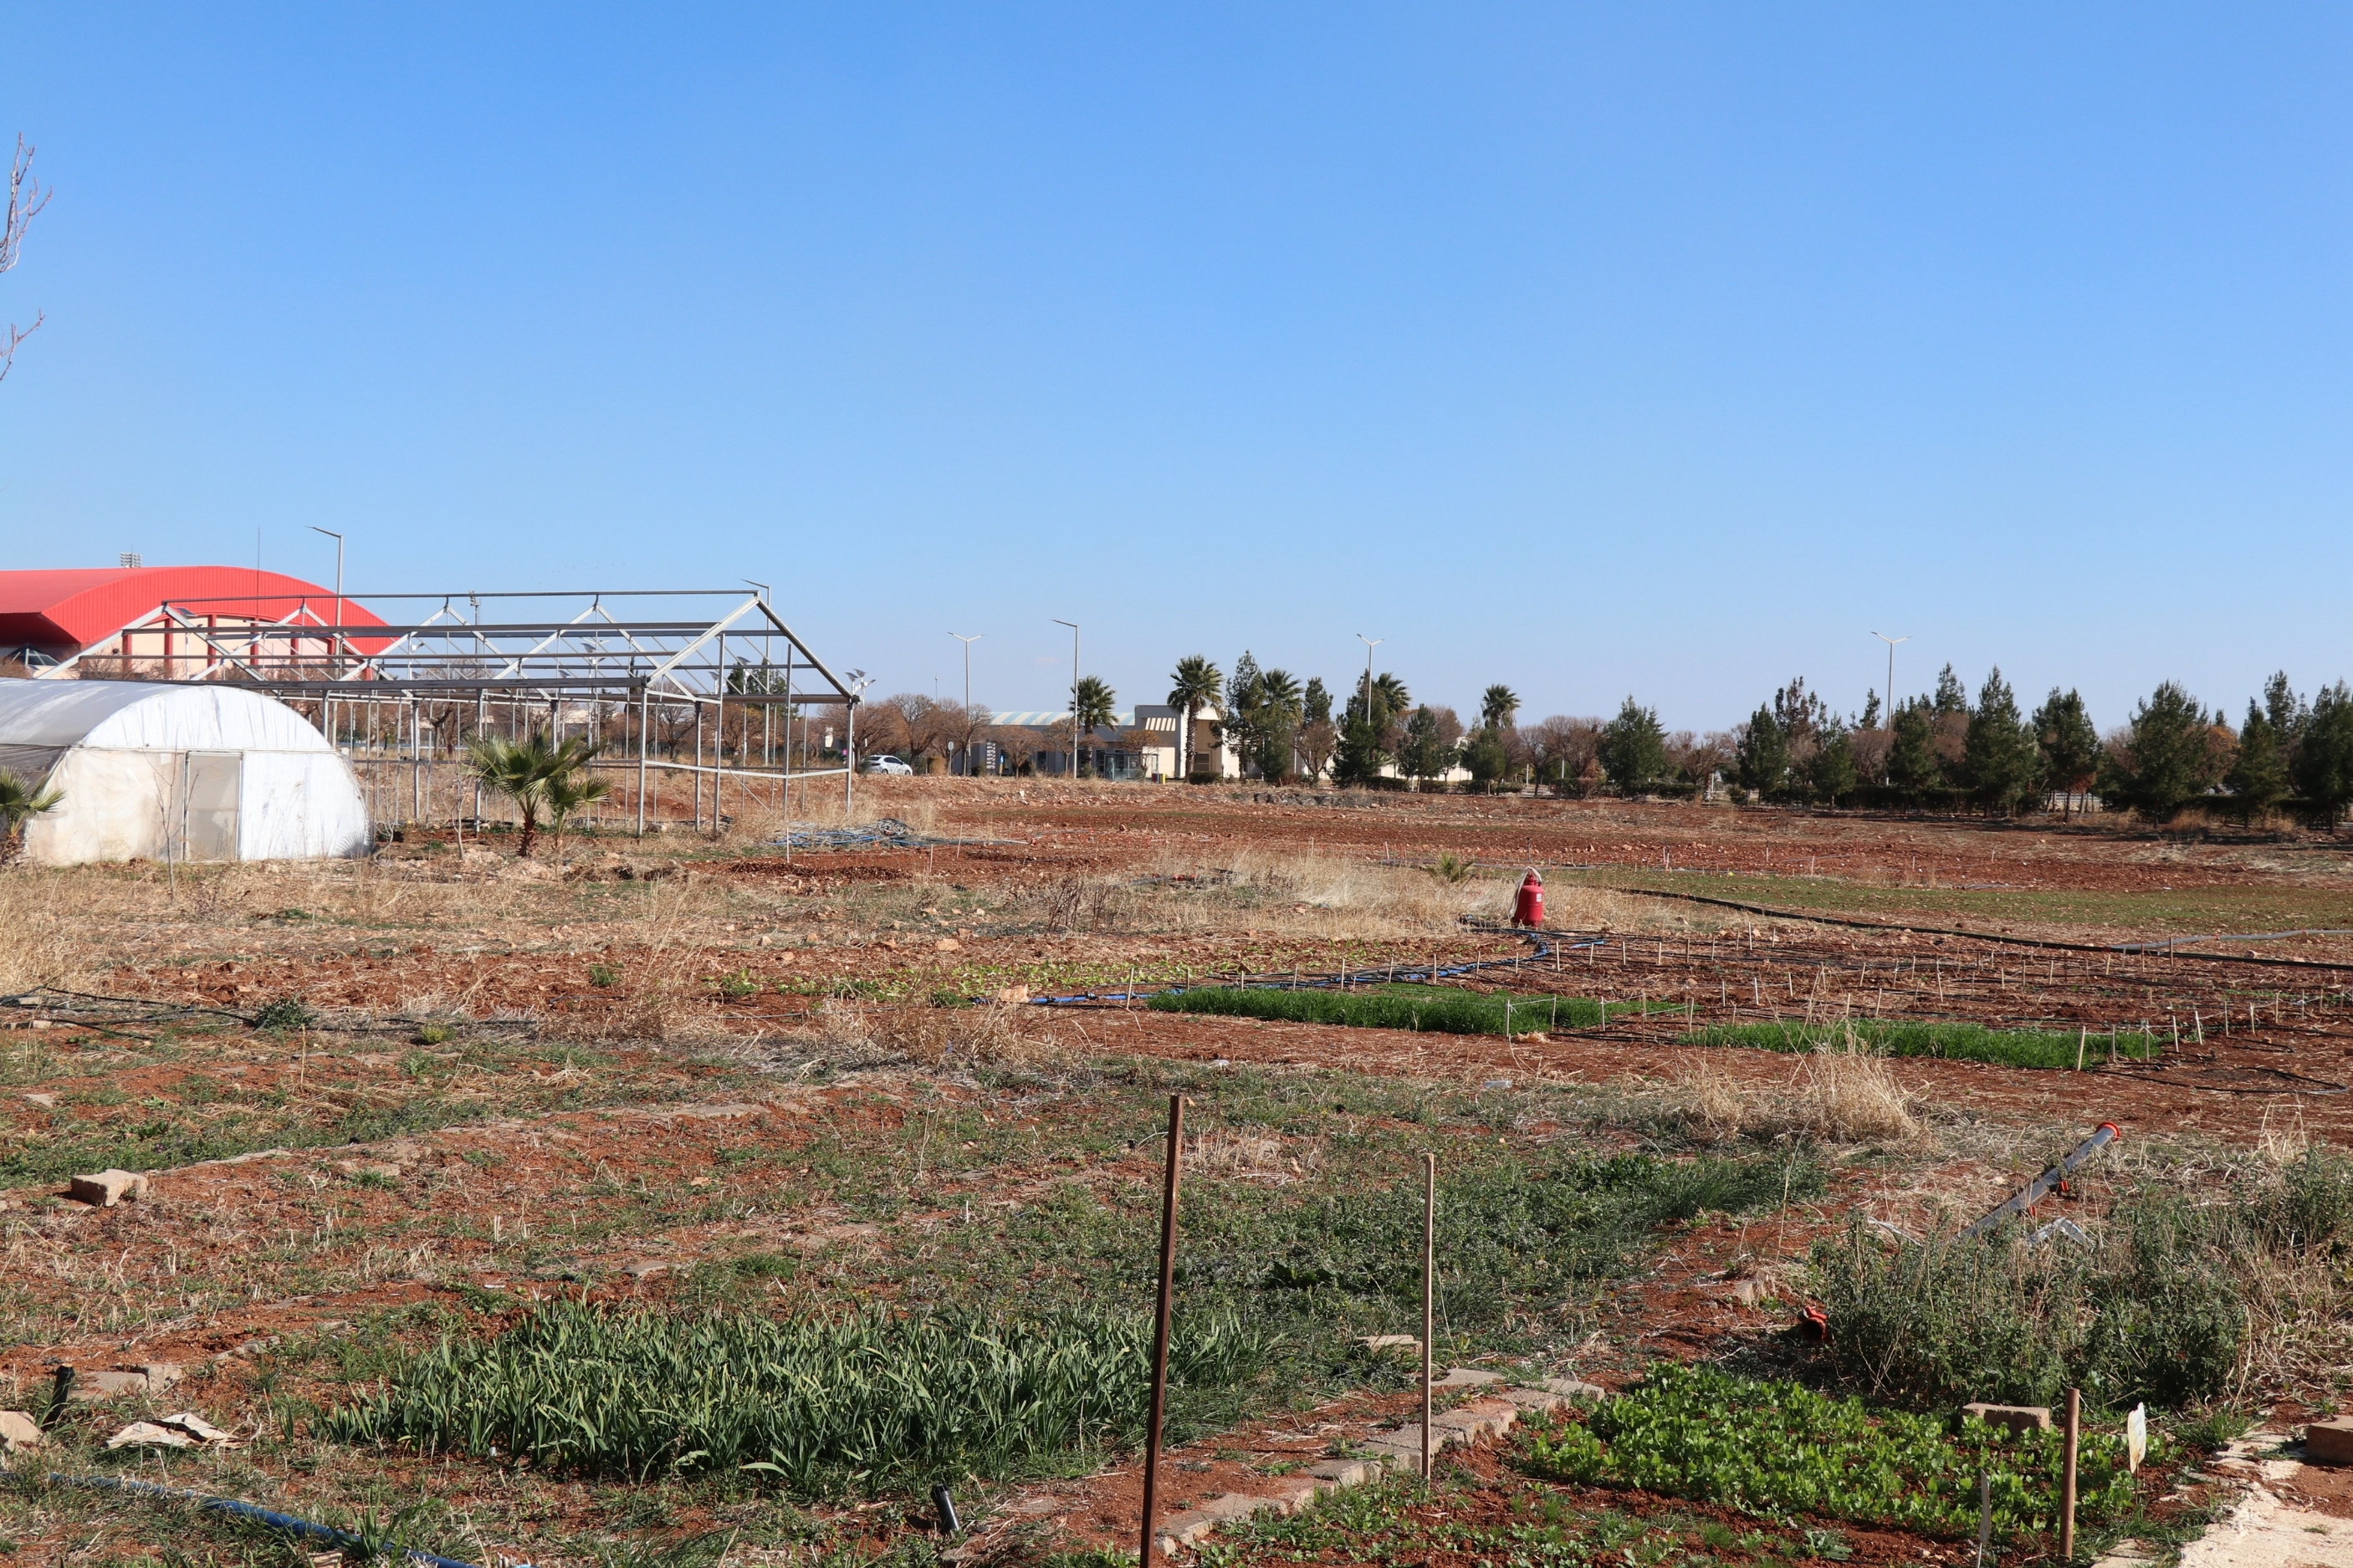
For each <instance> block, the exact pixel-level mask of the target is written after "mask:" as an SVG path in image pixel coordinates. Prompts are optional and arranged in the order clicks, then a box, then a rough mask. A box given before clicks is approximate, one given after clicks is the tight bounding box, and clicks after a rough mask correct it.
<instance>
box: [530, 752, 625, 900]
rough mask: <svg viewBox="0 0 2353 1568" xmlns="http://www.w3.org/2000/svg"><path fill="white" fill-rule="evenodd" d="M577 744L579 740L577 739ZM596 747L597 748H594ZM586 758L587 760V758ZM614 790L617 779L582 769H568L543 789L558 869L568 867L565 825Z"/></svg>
mask: <svg viewBox="0 0 2353 1568" xmlns="http://www.w3.org/2000/svg"><path fill="white" fill-rule="evenodd" d="M573 743H575V744H576V743H577V742H573ZM592 750H593V748H592ZM583 761H586V759H585V758H584V759H583ZM612 793H613V781H612V780H611V779H600V778H598V777H597V776H596V774H594V773H585V772H582V771H581V770H580V769H578V768H572V769H567V770H566V771H565V772H563V773H557V774H555V775H554V776H553V777H551V778H550V779H549V780H548V781H547V784H546V785H545V787H544V788H543V790H542V792H541V799H542V804H543V805H545V806H546V807H547V827H548V831H549V832H550V833H552V834H554V836H555V868H556V869H557V870H559V871H561V870H562V869H564V825H565V823H566V822H569V821H570V820H571V819H572V814H573V813H574V812H575V811H578V810H579V809H580V808H581V807H582V806H584V805H594V804H595V803H596V802H597V801H600V800H602V799H604V798H605V797H606V796H607V795H610V794H612Z"/></svg>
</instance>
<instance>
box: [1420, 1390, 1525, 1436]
mask: <svg viewBox="0 0 2353 1568" xmlns="http://www.w3.org/2000/svg"><path fill="white" fill-rule="evenodd" d="M1519 1418H1520V1411H1519V1406H1517V1405H1514V1404H1512V1403H1511V1402H1510V1401H1509V1400H1505V1399H1479V1400H1473V1401H1472V1403H1470V1404H1468V1405H1461V1406H1458V1407H1457V1408H1455V1409H1452V1410H1450V1411H1448V1412H1447V1413H1446V1414H1445V1415H1440V1416H1438V1417H1437V1418H1435V1419H1434V1420H1432V1421H1431V1422H1430V1426H1432V1427H1433V1428H1434V1429H1436V1430H1438V1431H1440V1432H1456V1433H1460V1434H1461V1436H1460V1438H1459V1439H1458V1441H1461V1442H1464V1443H1470V1442H1475V1441H1476V1440H1478V1439H1479V1438H1481V1437H1497V1436H1502V1435H1503V1434H1504V1433H1505V1432H1507V1431H1509V1430H1510V1429H1511V1426H1512V1424H1513V1423H1514V1422H1515V1421H1517V1420H1518V1419H1519Z"/></svg>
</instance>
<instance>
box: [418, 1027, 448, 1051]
mask: <svg viewBox="0 0 2353 1568" xmlns="http://www.w3.org/2000/svg"><path fill="white" fill-rule="evenodd" d="M449 1036H450V1029H449V1026H448V1025H447V1024H419V1025H418V1026H417V1044H418V1045H420V1046H446V1045H448V1043H449Z"/></svg>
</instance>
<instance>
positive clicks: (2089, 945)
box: [1605, 887, 2353, 969]
mask: <svg viewBox="0 0 2353 1568" xmlns="http://www.w3.org/2000/svg"><path fill="white" fill-rule="evenodd" d="M1605 890H1606V891H1609V892H1612V893H1631V894H1635V895H1638V896H1640V897H1642V898H1649V899H1680V900H1683V902H1685V903H1689V904H1712V905H1714V906H1715V908H1717V909H1723V910H1741V911H1743V912H1744V913H1746V914H1752V915H1766V916H1769V917H1771V918H1772V919H1774V920H1782V921H1807V922H1809V923H1810V924H1813V925H1825V926H1843V927H1846V928H1848V929H1849V930H1852V931H1909V932H1911V933H1912V934H1913V935H1915V936H1957V937H1959V938H1961V939H1963V940H1964V941H1967V942H1991V943H1993V944H1995V945H1997V946H2000V945H2002V944H2008V945H2009V946H2011V947H2034V948H2043V949H2047V950H2049V951H2051V952H2141V951H2144V949H2143V948H2142V947H2139V946H2136V945H2134V944H2131V943H2122V944H2119V943H2106V942H2061V941H2059V940H2057V939H2056V938H2053V937H2041V936H2005V935H2002V934H2001V933H2000V932H1997V931H1968V930H1965V929H1963V928H1962V927H1959V926H1921V925H1906V924H1905V923H1903V922H1901V921H1859V920H1854V919H1852V918H1849V917H1847V916H1843V915H1823V914H1813V913H1810V912H1808V911H1807V910H1784V909H1777V908H1775V907H1774V906H1773V905H1771V904H1750V903H1743V902H1741V901H1740V900H1737V899H1718V898H1713V897H1711V896H1709V895H1708V894H1705V893H1683V892H1675V891H1672V890H1670V889H1665V888H1619V887H1611V888H1607V889H1605ZM2280 934H2281V935H2284V936H2293V935H2297V934H2301V933H2297V932H2294V931H2284V932H2281V933H2280ZM2202 940H2205V941H2208V942H2211V941H2214V940H2216V939H2214V938H2212V937H2208V938H2204V939H2202ZM2223 940H2231V939H2223ZM2187 956H2189V957H2191V958H2194V959H2196V960H2198V962H2200V963H2252V964H2256V965H2259V966H2262V967H2264V968H2269V969H2353V963H2332V962H2331V961H2329V960H2327V959H2325V958H2258V957H2256V956H2255V955H2254V954H2253V953H2235V952H2195V953H2190V954H2188V955H2187Z"/></svg>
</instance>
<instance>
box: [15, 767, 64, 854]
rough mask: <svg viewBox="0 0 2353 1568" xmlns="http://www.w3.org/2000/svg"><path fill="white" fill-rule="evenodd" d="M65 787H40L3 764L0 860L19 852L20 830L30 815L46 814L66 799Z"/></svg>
mask: <svg viewBox="0 0 2353 1568" xmlns="http://www.w3.org/2000/svg"><path fill="white" fill-rule="evenodd" d="M65 798H66V797H65V793H64V792H63V791H61V790H54V789H44V790H36V789H35V788H34V787H33V786H32V785H31V784H26V782H25V781H24V780H22V779H20V778H18V777H17V776H16V774H15V773H10V772H8V770H7V769H5V768H0V860H6V859H9V858H13V857H14V856H15V855H16V830H17V829H18V828H19V827H21V826H24V824H25V822H26V819H27V818H29V817H35V816H47V815H48V814H49V813H50V812H52V811H55V810H56V809H57V808H58V805H61V804H62V803H63V802H64V800H65Z"/></svg>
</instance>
